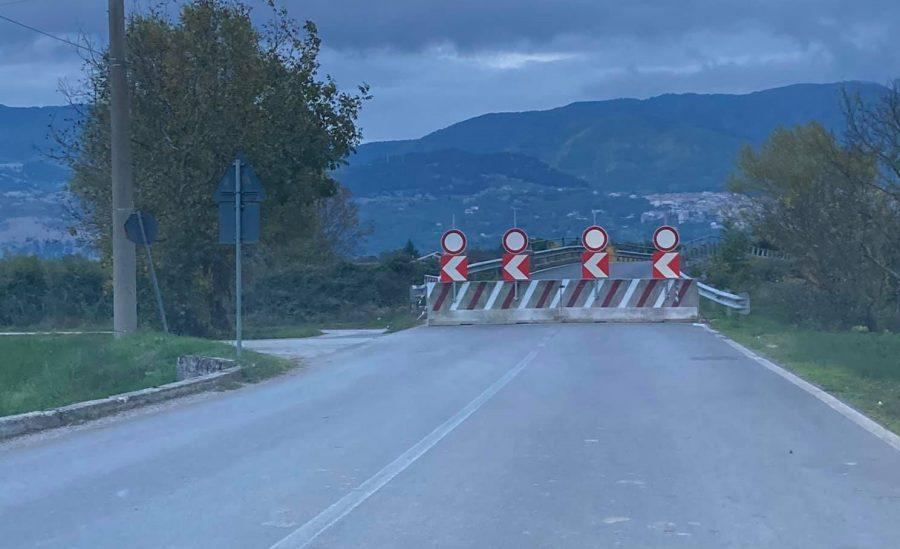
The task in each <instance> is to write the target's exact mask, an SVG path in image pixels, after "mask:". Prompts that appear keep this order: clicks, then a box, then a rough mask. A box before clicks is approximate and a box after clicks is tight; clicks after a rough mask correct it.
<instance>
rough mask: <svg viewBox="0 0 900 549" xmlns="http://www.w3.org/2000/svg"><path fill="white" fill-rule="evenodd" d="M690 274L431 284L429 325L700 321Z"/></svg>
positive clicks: (427, 299)
mask: <svg viewBox="0 0 900 549" xmlns="http://www.w3.org/2000/svg"><path fill="white" fill-rule="evenodd" d="M699 305H700V297H699V294H698V293H697V283H696V282H695V281H694V280H690V279H672V280H652V279H639V278H633V279H604V280H574V279H564V280H531V281H527V282H502V281H496V282H462V283H455V284H445V283H440V282H431V283H428V284H427V285H426V306H427V307H426V310H427V313H428V324H429V325H454V324H517V323H531V322H665V321H695V320H697V318H698V315H699Z"/></svg>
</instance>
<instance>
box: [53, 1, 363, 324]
mask: <svg viewBox="0 0 900 549" xmlns="http://www.w3.org/2000/svg"><path fill="white" fill-rule="evenodd" d="M268 4H269V7H270V9H271V10H272V12H271V15H272V16H271V18H270V20H269V22H268V23H266V24H265V25H263V26H262V27H261V28H259V29H257V28H254V26H253V24H252V23H251V18H250V8H249V7H248V6H246V5H244V4H242V3H240V2H234V1H228V0H193V1H191V2H189V3H188V4H186V5H185V6H183V7H182V9H181V11H180V15H179V17H178V19H177V20H176V21H172V20H169V19H167V18H166V16H165V15H164V14H163V13H162V12H161V11H155V10H151V11H150V12H149V13H148V14H146V15H136V16H133V17H131V18H130V20H129V21H128V29H127V31H128V42H127V62H128V77H129V84H130V87H131V101H132V108H131V112H132V124H131V127H132V142H133V144H134V172H135V203H136V207H137V208H139V209H146V210H149V211H152V212H153V213H154V214H155V215H156V217H157V219H158V220H159V223H160V235H159V241H158V243H157V244H155V248H156V249H155V258H156V259H158V272H159V273H160V276H161V285H162V287H163V289H164V292H165V294H166V295H165V297H166V300H167V301H168V302H169V304H168V308H169V309H170V311H171V316H172V325H173V326H174V328H175V329H176V330H177V331H179V332H188V333H195V334H206V333H209V332H210V331H216V330H219V331H221V330H224V329H226V328H227V326H228V325H229V321H228V317H229V316H230V312H231V309H232V307H231V300H232V297H231V296H232V292H233V282H232V278H233V276H232V273H233V256H232V251H231V248H228V247H222V246H219V245H218V244H217V221H216V210H215V208H214V205H213V204H212V193H213V190H214V189H215V186H216V184H217V182H218V180H219V178H220V177H221V176H222V175H223V170H224V169H226V167H227V166H228V165H229V163H230V161H231V160H232V159H233V158H234V155H235V154H236V153H237V152H239V151H240V152H244V153H245V154H246V156H247V157H248V159H249V161H250V163H251V164H252V165H253V166H254V168H255V169H256V171H257V173H258V174H259V176H260V179H261V180H262V181H263V184H264V185H265V187H266V191H267V194H268V199H267V201H266V202H264V203H263V206H262V212H263V230H262V242H261V243H260V245H259V246H257V247H253V248H250V249H248V250H247V254H248V256H249V257H248V259H249V260H250V261H251V262H260V263H263V264H266V265H271V264H280V265H284V264H286V263H288V262H291V261H298V260H299V259H298V258H300V257H301V256H302V254H303V253H304V251H309V250H310V249H311V248H314V247H321V245H322V243H321V240H318V241H317V240H316V236H317V235H321V234H323V230H324V231H325V234H326V236H327V235H328V229H327V228H324V229H323V226H322V224H321V223H320V216H317V215H316V212H317V208H318V207H319V206H320V205H321V204H323V201H324V202H327V201H328V200H330V199H332V197H335V196H338V197H339V200H340V197H341V196H342V195H341V191H340V188H339V185H338V184H337V183H336V182H335V181H334V180H333V179H332V178H331V177H330V175H329V171H330V170H333V169H335V168H336V167H338V166H339V165H341V164H342V163H343V162H344V159H345V158H346V156H347V155H348V154H350V153H351V152H352V151H353V150H354V148H355V146H356V145H357V144H358V143H359V141H360V139H361V133H360V129H359V128H358V127H357V125H356V118H357V115H358V113H359V110H360V108H361V106H362V104H363V102H364V101H365V100H367V99H368V98H369V94H368V88H367V87H366V86H365V85H361V86H359V87H358V90H357V91H356V92H355V93H348V92H342V91H340V90H339V88H338V86H337V84H336V83H335V82H334V81H333V80H332V79H331V78H330V77H327V76H326V77H325V78H324V79H321V78H319V76H318V70H319V64H318V54H319V50H320V46H321V42H320V39H319V38H318V36H317V32H316V27H315V25H314V24H313V23H311V22H306V23H305V24H304V25H302V26H301V25H298V24H297V23H296V22H294V21H293V20H292V19H290V18H289V17H287V15H286V13H285V12H284V11H283V10H279V9H276V8H275V7H274V1H273V0H269V2H268ZM106 64H107V58H106V56H104V57H103V58H91V59H88V63H87V69H88V73H87V86H86V89H85V90H84V95H83V96H81V97H76V98H74V99H75V100H76V101H78V102H82V103H85V104H86V105H87V107H86V112H85V115H86V116H85V117H84V119H83V120H82V121H81V123H80V125H79V126H78V127H77V131H76V133H75V134H74V138H73V139H72V140H70V142H69V143H68V144H69V148H68V155H67V157H68V160H69V164H70V166H71V167H72V170H73V172H74V176H73V178H72V180H71V183H70V186H69V187H70V189H71V191H72V192H73V193H74V195H75V196H77V197H78V198H79V199H80V200H81V202H82V204H83V207H84V211H85V217H84V222H83V225H82V227H80V229H81V230H82V231H83V232H85V233H86V234H87V235H88V236H89V237H90V238H91V239H92V241H93V243H94V244H95V246H96V247H97V249H99V250H100V251H101V254H102V257H103V258H104V261H107V262H108V261H109V240H110V234H109V229H108V227H109V224H110V208H109V204H110V203H111V197H110V168H109V90H108V85H107V79H106V75H107V70H106ZM350 215H353V216H355V211H353V212H351V213H350ZM343 223H344V225H347V220H346V219H345V220H344V222H343ZM326 242H327V240H326ZM248 248H249V247H248Z"/></svg>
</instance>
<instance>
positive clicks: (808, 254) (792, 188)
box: [731, 123, 898, 330]
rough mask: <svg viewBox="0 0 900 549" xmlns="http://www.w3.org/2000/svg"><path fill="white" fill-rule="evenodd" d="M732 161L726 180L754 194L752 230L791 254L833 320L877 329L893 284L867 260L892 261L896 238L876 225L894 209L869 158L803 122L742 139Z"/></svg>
mask: <svg viewBox="0 0 900 549" xmlns="http://www.w3.org/2000/svg"><path fill="white" fill-rule="evenodd" d="M737 168H738V169H737V172H736V174H735V175H734V176H733V179H732V181H731V188H732V190H735V191H738V192H744V193H747V194H748V195H749V196H750V197H751V198H752V199H753V200H754V202H755V205H756V210H755V217H754V219H753V225H754V230H755V232H756V234H757V235H758V236H759V237H761V238H764V239H766V240H768V241H769V242H771V243H773V244H774V245H775V246H777V247H778V248H780V249H781V250H783V251H784V252H786V253H787V254H788V255H789V256H790V257H791V259H792V262H793V267H794V269H795V271H796V273H797V274H798V275H799V277H800V278H802V279H803V280H804V281H805V282H806V283H807V284H808V285H809V287H810V288H811V289H812V290H813V291H814V292H816V293H818V294H819V296H822V297H823V298H825V299H827V300H829V302H830V303H831V304H832V307H831V310H832V311H833V313H834V319H835V320H838V321H839V322H840V323H842V324H847V323H862V324H865V325H866V326H868V327H869V328H870V329H873V330H874V329H877V328H878V324H879V321H878V318H879V314H880V313H882V312H884V311H885V310H888V307H887V305H888V303H890V301H891V300H892V299H896V292H897V284H896V281H895V280H893V279H892V278H891V277H890V276H889V274H888V273H887V272H885V271H884V270H881V269H877V268H875V262H881V263H885V264H889V263H891V262H892V261H895V260H894V259H892V257H894V256H895V255H896V251H895V250H896V249H897V245H898V242H897V239H896V237H893V238H889V237H888V238H886V235H885V234H884V231H883V230H882V227H883V226H885V225H888V224H891V223H896V214H897V212H896V209H895V208H894V207H893V206H892V204H891V202H890V199H889V195H887V194H885V193H884V192H882V191H880V190H879V189H877V188H876V185H875V180H876V178H877V177H878V169H877V161H876V158H875V157H873V156H872V155H871V154H867V153H866V152H865V151H861V150H859V149H857V148H854V147H842V146H841V145H840V144H838V143H837V141H836V140H835V138H834V136H832V135H831V134H830V133H829V132H827V131H826V130H825V129H824V128H823V127H822V126H820V125H819V124H817V123H810V124H807V125H805V126H798V127H795V128H792V129H777V130H775V131H774V132H773V133H772V135H771V136H770V137H769V138H768V139H767V140H766V142H764V143H763V144H762V145H761V146H760V147H759V150H753V149H752V148H751V147H749V146H747V147H744V148H743V149H742V151H741V153H740V156H739V159H738V162H737ZM894 234H895V235H896V234H897V233H894ZM867 250H868V252H870V253H871V257H870V254H869V253H868V252H867Z"/></svg>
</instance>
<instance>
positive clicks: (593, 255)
mask: <svg viewBox="0 0 900 549" xmlns="http://www.w3.org/2000/svg"><path fill="white" fill-rule="evenodd" d="M581 278H583V279H585V280H594V279H596V278H609V254H608V253H606V252H584V253H582V254H581Z"/></svg>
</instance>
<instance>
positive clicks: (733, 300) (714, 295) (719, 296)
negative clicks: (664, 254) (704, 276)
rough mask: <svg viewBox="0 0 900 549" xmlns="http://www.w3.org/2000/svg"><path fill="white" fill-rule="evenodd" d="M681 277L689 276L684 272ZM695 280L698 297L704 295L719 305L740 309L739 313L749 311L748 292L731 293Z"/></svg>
mask: <svg viewBox="0 0 900 549" xmlns="http://www.w3.org/2000/svg"><path fill="white" fill-rule="evenodd" d="M681 278H691V277H689V276H687V275H686V274H682V275H681ZM695 282H696V283H697V289H698V290H699V292H700V297H705V298H706V299H708V300H710V301H715V302H716V303H718V304H719V305H724V306H725V307H728V308H729V309H735V310H737V311H740V312H741V314H748V313H749V312H750V294H746V293H744V294H732V293H729V292H725V291H722V290H719V289H716V288H713V287H712V286H710V285H709V284H704V283H702V282H700V281H699V280H695Z"/></svg>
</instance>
